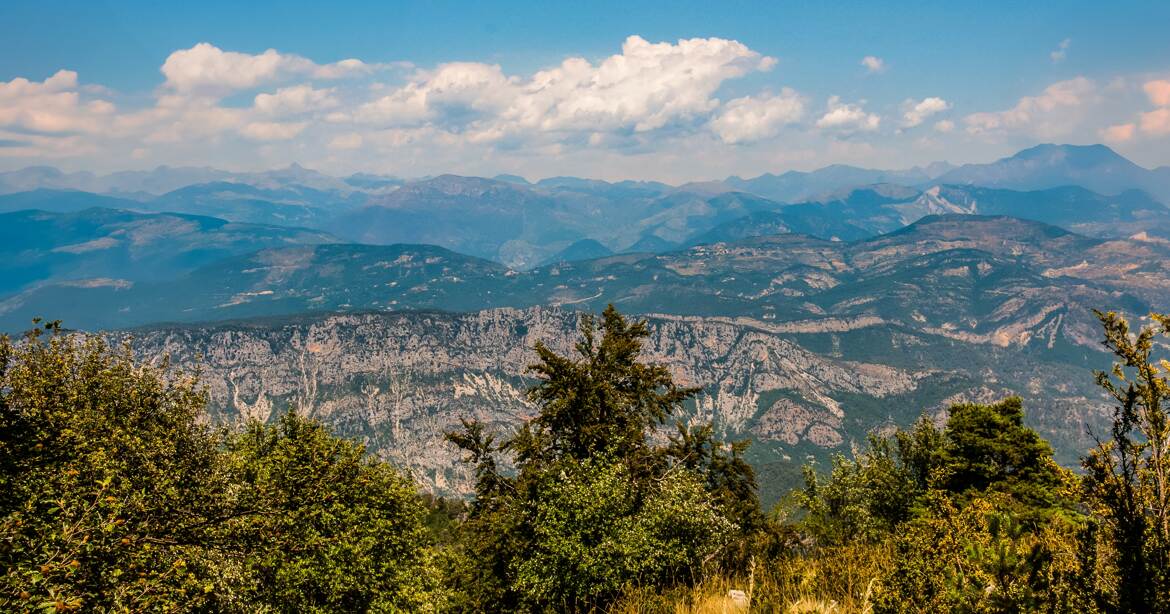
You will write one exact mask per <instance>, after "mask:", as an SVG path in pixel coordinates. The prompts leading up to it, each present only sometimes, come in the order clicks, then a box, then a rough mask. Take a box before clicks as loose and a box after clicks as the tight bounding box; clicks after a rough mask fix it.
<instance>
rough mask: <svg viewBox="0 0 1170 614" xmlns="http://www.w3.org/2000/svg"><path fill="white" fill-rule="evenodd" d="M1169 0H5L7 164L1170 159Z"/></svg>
mask: <svg viewBox="0 0 1170 614" xmlns="http://www.w3.org/2000/svg"><path fill="white" fill-rule="evenodd" d="M1167 24H1170V2H1160V1H1154V0H1146V1H1144V2H1133V1H1120V2H1109V3H1105V2H1099V1H1096V2H1079V1H1064V2H1045V1H1033V2H1028V3H1021V2H997V1H986V0H985V1H980V2H974V1H972V2H872V1H871V2H835V3H827V2H782V1H773V2H766V3H750V2H730V1H729V2H723V3H712V2H693V3H692V2H683V1H675V2H655V3H631V2H621V3H618V2H598V1H594V2H588V3H586V2H565V3H551V2H540V3H521V2H502V3H493V2H474V3H473V2H468V3H456V2H416V3H395V2H333V3H321V2H280V3H274V2H260V1H252V2H247V3H241V2H217V1H204V2H187V3H174V2H144V1H135V0H122V1H117V2H113V1H103V0H87V1H85V2H73V1H52V0H49V1H46V0H40V1H36V2H24V1H22V0H6V1H5V2H3V3H0V170H5V169H16V168H21V167H24V166H30V165H50V166H56V167H59V168H62V169H65V170H89V171H94V172H111V171H117V170H130V169H146V168H153V167H155V166H158V165H170V166H214V167H218V168H224V169H229V170H264V169H269V168H276V167H283V166H287V165H289V164H291V163H294V162H295V163H299V164H301V165H303V166H307V167H310V168H316V169H320V170H323V171H325V172H330V173H334V174H349V173H353V172H372V173H381V174H389V175H395V176H400V177H418V176H424V175H434V174H439V173H445V172H451V173H459V174H468V175H485V176H491V175H494V174H497V173H512V174H517V175H521V176H524V177H527V178H529V179H537V178H541V177H547V176H554V175H576V176H587V177H596V178H602V179H611V180H614V179H655V180H663V181H670V182H682V181H691V180H705V179H716V178H723V177H726V176H728V175H733V174H734V175H740V176H754V175H758V174H760V173H764V172H774V173H776V172H783V171H786V170H793V169H795V170H811V169H814V168H818V167H821V166H825V165H828V164H854V165H859V166H866V167H874V168H908V167H911V166H915V165H924V164H929V163H931V162H935V161H940V160H946V161H950V162H952V163H964V162H982V161H988V160H991V159H995V158H998V157H1003V156H1006V155H1010V154H1012V153H1014V152H1015V151H1017V150H1019V149H1022V148H1025V147H1029V146H1031V145H1035V144H1038V143H1047V142H1054V143H1075V144H1088V143H1105V144H1107V145H1109V146H1111V147H1113V148H1114V149H1116V150H1117V151H1118V152H1120V153H1122V154H1123V155H1126V156H1128V157H1130V158H1131V159H1133V160H1134V161H1135V162H1137V163H1139V164H1142V165H1144V166H1147V167H1155V166H1162V165H1170V36H1167Z"/></svg>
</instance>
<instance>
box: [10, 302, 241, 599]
mask: <svg viewBox="0 0 1170 614" xmlns="http://www.w3.org/2000/svg"><path fill="white" fill-rule="evenodd" d="M203 404H204V397H203V395H202V394H201V393H200V392H199V391H198V390H197V388H196V386H195V382H194V380H193V379H191V378H188V377H184V376H182V375H181V374H172V373H170V372H168V370H167V369H166V367H165V366H163V367H150V366H146V365H139V364H136V363H135V362H134V360H133V357H132V356H131V355H130V352H129V349H128V348H121V349H120V350H116V351H114V350H110V349H109V348H107V346H106V344H105V343H104V342H103V341H102V340H101V339H98V338H92V337H91V338H75V337H73V336H69V335H64V334H60V333H59V328H58V326H57V325H56V324H55V323H53V324H49V325H47V326H45V327H43V328H37V329H34V330H33V331H31V332H30V333H29V334H27V335H26V336H25V338H24V339H23V340H22V341H21V342H20V343H18V344H17V343H13V342H11V341H10V340H9V339H8V338H7V337H2V338H0V565H2V566H3V567H4V569H6V570H7V572H6V573H5V575H4V576H3V578H2V580H0V582H2V584H0V608H3V609H11V610H20V609H26V608H28V609H32V608H43V607H49V608H56V609H58V610H61V609H66V610H68V609H86V610H93V609H130V610H156V609H173V608H175V607H176V606H177V604H179V603H190V604H194V605H195V606H196V607H198V604H199V603H201V602H203V601H204V600H205V595H206V594H207V593H209V592H210V591H205V590H204V589H205V587H207V586H211V587H212V589H214V586H215V578H216V572H215V569H217V568H218V567H219V566H220V564H221V562H222V557H221V556H220V555H219V554H218V553H217V552H213V551H208V550H205V549H203V548H202V547H201V545H200V543H199V535H200V531H201V528H202V527H203V526H205V525H206V523H207V522H209V521H213V520H214V518H216V517H217V516H218V515H219V514H220V513H221V511H222V510H221V509H219V508H218V505H217V504H216V503H210V504H209V503H208V502H209V501H211V502H216V501H218V500H219V497H218V493H221V492H223V490H224V489H225V487H226V486H225V476H224V473H223V465H222V463H221V462H220V461H221V459H220V457H219V456H218V455H217V451H216V446H217V442H218V437H217V434H216V433H215V432H214V431H213V430H211V429H209V428H207V427H205V426H203V425H202V424H201V423H200V422H199V420H198V418H199V416H200V413H201V411H202V409H203Z"/></svg>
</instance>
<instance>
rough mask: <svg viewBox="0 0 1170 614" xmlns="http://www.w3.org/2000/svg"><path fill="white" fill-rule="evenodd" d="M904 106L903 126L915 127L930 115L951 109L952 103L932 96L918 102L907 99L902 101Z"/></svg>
mask: <svg viewBox="0 0 1170 614" xmlns="http://www.w3.org/2000/svg"><path fill="white" fill-rule="evenodd" d="M902 108H903V109H905V110H904V111H903V113H902V127H903V128H913V127H915V126H917V125H919V124H921V123H922V122H924V121H926V119H927V118H928V117H930V116H932V115H936V114H938V113H942V112H943V111H946V110H947V109H950V108H951V103H949V102H947V101H945V100H943V99H942V98H938V97H936V96H931V97H929V98H923V99H922V100H920V101H918V102H915V101H913V100H907V101H906V102H904V103H902Z"/></svg>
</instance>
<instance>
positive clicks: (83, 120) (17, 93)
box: [0, 70, 116, 133]
mask: <svg viewBox="0 0 1170 614" xmlns="http://www.w3.org/2000/svg"><path fill="white" fill-rule="evenodd" d="M115 111H116V109H115V107H114V105H113V104H111V103H110V102H108V101H105V100H90V101H85V100H83V99H82V96H81V93H80V92H79V87H78V83H77V73H75V72H73V71H71V70H60V71H57V73H56V74H54V75H53V76H51V77H48V78H47V79H45V80H44V81H40V82H37V81H29V80H28V79H25V78H22V77H17V78H15V79H13V80H11V81H7V82H4V81H0V127H8V128H18V129H21V130H26V131H31V132H42V133H66V132H97V131H100V130H103V129H104V128H105V126H106V124H107V123H108V121H109V118H110V117H112V116H113V114H114V113H115Z"/></svg>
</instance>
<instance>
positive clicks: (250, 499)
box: [0, 306, 1170, 613]
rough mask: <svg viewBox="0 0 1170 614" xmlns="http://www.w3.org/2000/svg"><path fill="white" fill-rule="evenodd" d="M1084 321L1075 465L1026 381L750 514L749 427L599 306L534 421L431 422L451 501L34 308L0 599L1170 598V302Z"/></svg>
mask: <svg viewBox="0 0 1170 614" xmlns="http://www.w3.org/2000/svg"><path fill="white" fill-rule="evenodd" d="M1098 317H1099V319H1100V320H1101V323H1102V327H1103V333H1104V343H1105V346H1106V347H1107V348H1108V349H1109V350H1110V351H1111V352H1112V353H1113V355H1114V357H1115V362H1114V364H1113V366H1112V368H1110V369H1109V370H1106V371H1102V372H1099V373H1097V375H1096V377H1097V382H1098V384H1099V385H1100V386H1101V388H1102V390H1103V392H1104V393H1105V394H1107V395H1108V397H1109V398H1110V399H1111V401H1112V402H1113V406H1114V412H1113V415H1112V420H1111V423H1110V429H1109V432H1108V433H1101V434H1099V436H1098V439H1097V444H1096V445H1095V446H1094V447H1093V448H1092V449H1091V450H1088V451H1087V452H1086V453H1085V455H1084V457H1083V459H1082V464H1081V467H1079V468H1077V470H1073V469H1069V468H1066V467H1061V466H1060V465H1058V464H1057V463H1056V462H1055V461H1054V460H1053V455H1052V448H1051V446H1050V445H1049V444H1048V443H1047V442H1046V441H1044V439H1043V438H1042V437H1040V436H1039V435H1038V434H1037V433H1036V432H1035V431H1033V430H1032V429H1030V428H1029V427H1028V426H1027V425H1026V424H1025V420H1024V418H1025V410H1024V407H1023V404H1022V402H1021V401H1020V399H1018V398H1008V399H1004V400H1002V401H1000V402H997V403H991V404H960V405H955V406H953V407H951V408H950V410H949V412H947V417H946V419H945V421H944V422H942V423H936V422H935V421H932V420H931V419H928V418H926V417H924V418H922V419H920V420H919V421H917V422H916V423H915V424H913V425H911V426H909V427H907V428H905V429H900V430H898V431H897V432H895V433H893V434H892V435H890V436H878V435H871V436H869V438H868V440H867V441H866V442H865V443H864V445H862V446H859V447H857V448H856V449H855V450H854V451H853V453H851V454H849V455H838V456H836V457H835V458H834V459H833V461H832V463H831V466H830V467H828V468H827V471H817V469H816V468H815V467H812V466H809V467H806V468H805V470H804V485H803V487H801V488H799V489H797V490H795V491H794V492H793V493H791V495H790V496H789V497H787V498H786V499H785V500H784V501H783V502H782V503H781V504H780V505H778V506H777V507H776V509H773V510H770V511H767V512H766V511H765V510H763V509H762V508H761V506H760V503H759V499H758V496H757V484H756V478H755V474H754V472H753V470H752V467H751V465H749V464H748V463H747V462H746V461H745V460H744V453H745V451H746V449H747V446H748V442H747V441H733V442H725V441H721V440H719V439H718V438H717V437H716V436H715V434H714V429H713V428H712V426H711V425H710V424H701V425H695V424H687V423H685V422H681V421H676V419H675V417H676V416H677V415H679V412H680V410H681V409H682V407H683V404H684V403H685V402H686V401H687V400H688V399H690V398H691V397H693V396H694V395H695V394H696V393H697V392H698V390H699V389H697V388H690V387H685V386H681V385H679V384H678V383H677V382H676V381H675V380H674V378H673V377H672V375H671V373H670V372H669V371H668V370H667V369H666V368H665V367H662V366H660V365H654V364H649V363H647V362H645V361H644V360H642V358H641V349H642V343H643V341H644V339H645V338H646V337H647V335H648V330H647V327H646V324H645V322H640V321H631V320H629V319H627V318H625V317H623V316H622V315H621V314H619V313H618V312H617V311H616V310H615V309H613V308H612V306H611V307H610V308H608V309H607V310H605V312H604V313H602V314H600V316H598V317H591V316H586V317H583V318H582V323H581V327H580V339H579V341H578V342H577V344H576V346H575V348H574V350H573V352H571V353H570V354H569V355H558V354H557V353H555V352H553V351H552V350H550V349H549V348H548V347H546V346H544V345H543V344H537V346H536V348H535V350H536V357H537V362H536V363H535V364H533V365H532V366H531V367H530V369H531V371H532V373H533V374H534V375H535V377H536V378H537V384H536V385H534V386H533V387H532V388H531V389H530V391H529V398H530V400H531V401H532V402H533V404H534V405H535V407H536V408H537V409H538V412H537V413H536V415H535V416H534V417H533V418H531V419H530V420H528V421H526V422H525V423H524V424H523V425H521V426H520V427H519V428H518V429H516V430H515V431H513V432H510V433H508V434H503V433H495V432H492V431H491V430H490V429H489V428H488V427H487V426H485V425H483V424H480V423H477V422H473V421H464V422H463V424H462V427H461V428H460V429H458V430H457V431H455V432H452V433H449V434H448V436H447V438H448V440H449V441H450V442H451V444H452V445H454V446H457V447H458V448H459V449H461V450H462V451H463V453H464V457H465V461H466V462H467V463H468V464H469V466H470V467H471V468H472V469H473V471H474V478H475V491H474V496H473V497H472V498H471V499H470V500H469V501H466V502H463V501H455V500H446V499H442V498H436V497H433V496H429V495H425V494H420V493H419V492H418V491H417V488H416V486H415V485H414V483H413V482H412V481H411V480H410V479H409V478H408V477H407V476H404V475H402V474H401V473H400V472H398V471H397V470H396V469H394V468H393V467H391V466H390V465H388V464H386V463H385V462H382V461H379V460H377V459H374V458H372V457H370V456H369V455H367V454H366V452H365V450H364V448H363V446H361V445H360V444H358V443H356V442H353V441H349V440H345V439H341V438H338V437H336V436H334V435H333V434H332V433H330V432H329V430H328V429H327V428H326V427H324V426H323V425H321V424H319V423H317V422H315V421H313V420H311V419H308V418H305V417H302V416H300V415H298V414H297V413H296V412H295V411H289V412H288V413H286V414H284V415H283V416H281V417H280V418H279V419H277V420H275V421H274V422H273V423H271V424H260V423H248V424H246V425H243V426H242V427H236V428H228V427H225V426H217V425H212V424H209V423H208V422H207V420H206V417H205V413H204V408H205V406H206V403H207V397H206V393H205V392H204V391H203V390H202V389H201V388H200V387H199V384H198V374H197V373H182V372H179V371H177V370H175V369H173V368H171V367H170V366H169V365H168V364H166V363H165V362H164V363H162V364H159V365H154V366H152V365H149V364H144V363H142V362H140V361H138V360H136V359H135V357H134V356H133V354H132V352H131V350H130V348H129V347H128V346H121V347H111V346H109V345H108V344H107V343H106V342H105V341H103V340H102V339H101V338H99V337H94V336H81V335H76V334H66V333H64V332H62V331H61V329H60V327H59V325H57V324H56V323H50V324H45V325H40V326H38V327H36V328H34V329H33V330H32V331H30V332H29V333H27V334H26V335H25V336H24V337H22V338H20V339H16V340H11V339H9V338H7V337H4V338H0V563H2V565H3V568H4V573H3V576H0V609H3V610H5V611H29V612H31V611H69V610H76V611H208V612H266V611H267V612H360V611H376V612H427V611H430V612H488V611H491V612H497V611H498V612H504V611H507V612H551V611H556V612H605V611H614V612H678V611H701V610H703V608H704V607H707V608H711V607H732V606H734V607H740V606H742V605H743V604H744V603H745V602H747V603H749V604H750V607H751V608H752V609H753V611H777V610H781V611H782V610H788V611H869V612H921V611H928V610H936V611H946V612H1054V613H1055V612H1167V611H1170V576H1168V574H1170V572H1168V565H1167V563H1168V562H1170V561H1167V557H1168V555H1170V508H1168V505H1170V502H1168V501H1167V498H1168V497H1170V492H1168V489H1170V475H1168V473H1170V465H1168V463H1170V459H1168V458H1167V454H1168V453H1170V450H1168V446H1170V422H1168V417H1167V411H1166V407H1165V399H1166V395H1167V393H1168V391H1170V388H1168V384H1167V379H1166V378H1167V373H1168V372H1170V362H1167V361H1166V360H1163V359H1160V358H1159V357H1158V349H1159V348H1161V347H1165V346H1164V345H1163V343H1164V342H1163V339H1164V337H1166V336H1167V335H1168V334H1170V318H1168V317H1167V316H1163V315H1159V314H1151V316H1150V322H1151V323H1150V325H1148V326H1146V327H1144V328H1142V329H1140V330H1131V329H1130V326H1129V324H1128V323H1127V322H1126V320H1125V319H1124V318H1122V317H1121V316H1119V315H1117V314H1115V313H1098ZM505 468H507V469H506V470H505ZM731 587H737V588H739V589H741V590H743V594H742V595H738V596H737V599H736V600H734V602H729V601H727V597H726V593H727V589H728V588H731ZM802 608H803V609H802Z"/></svg>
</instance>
